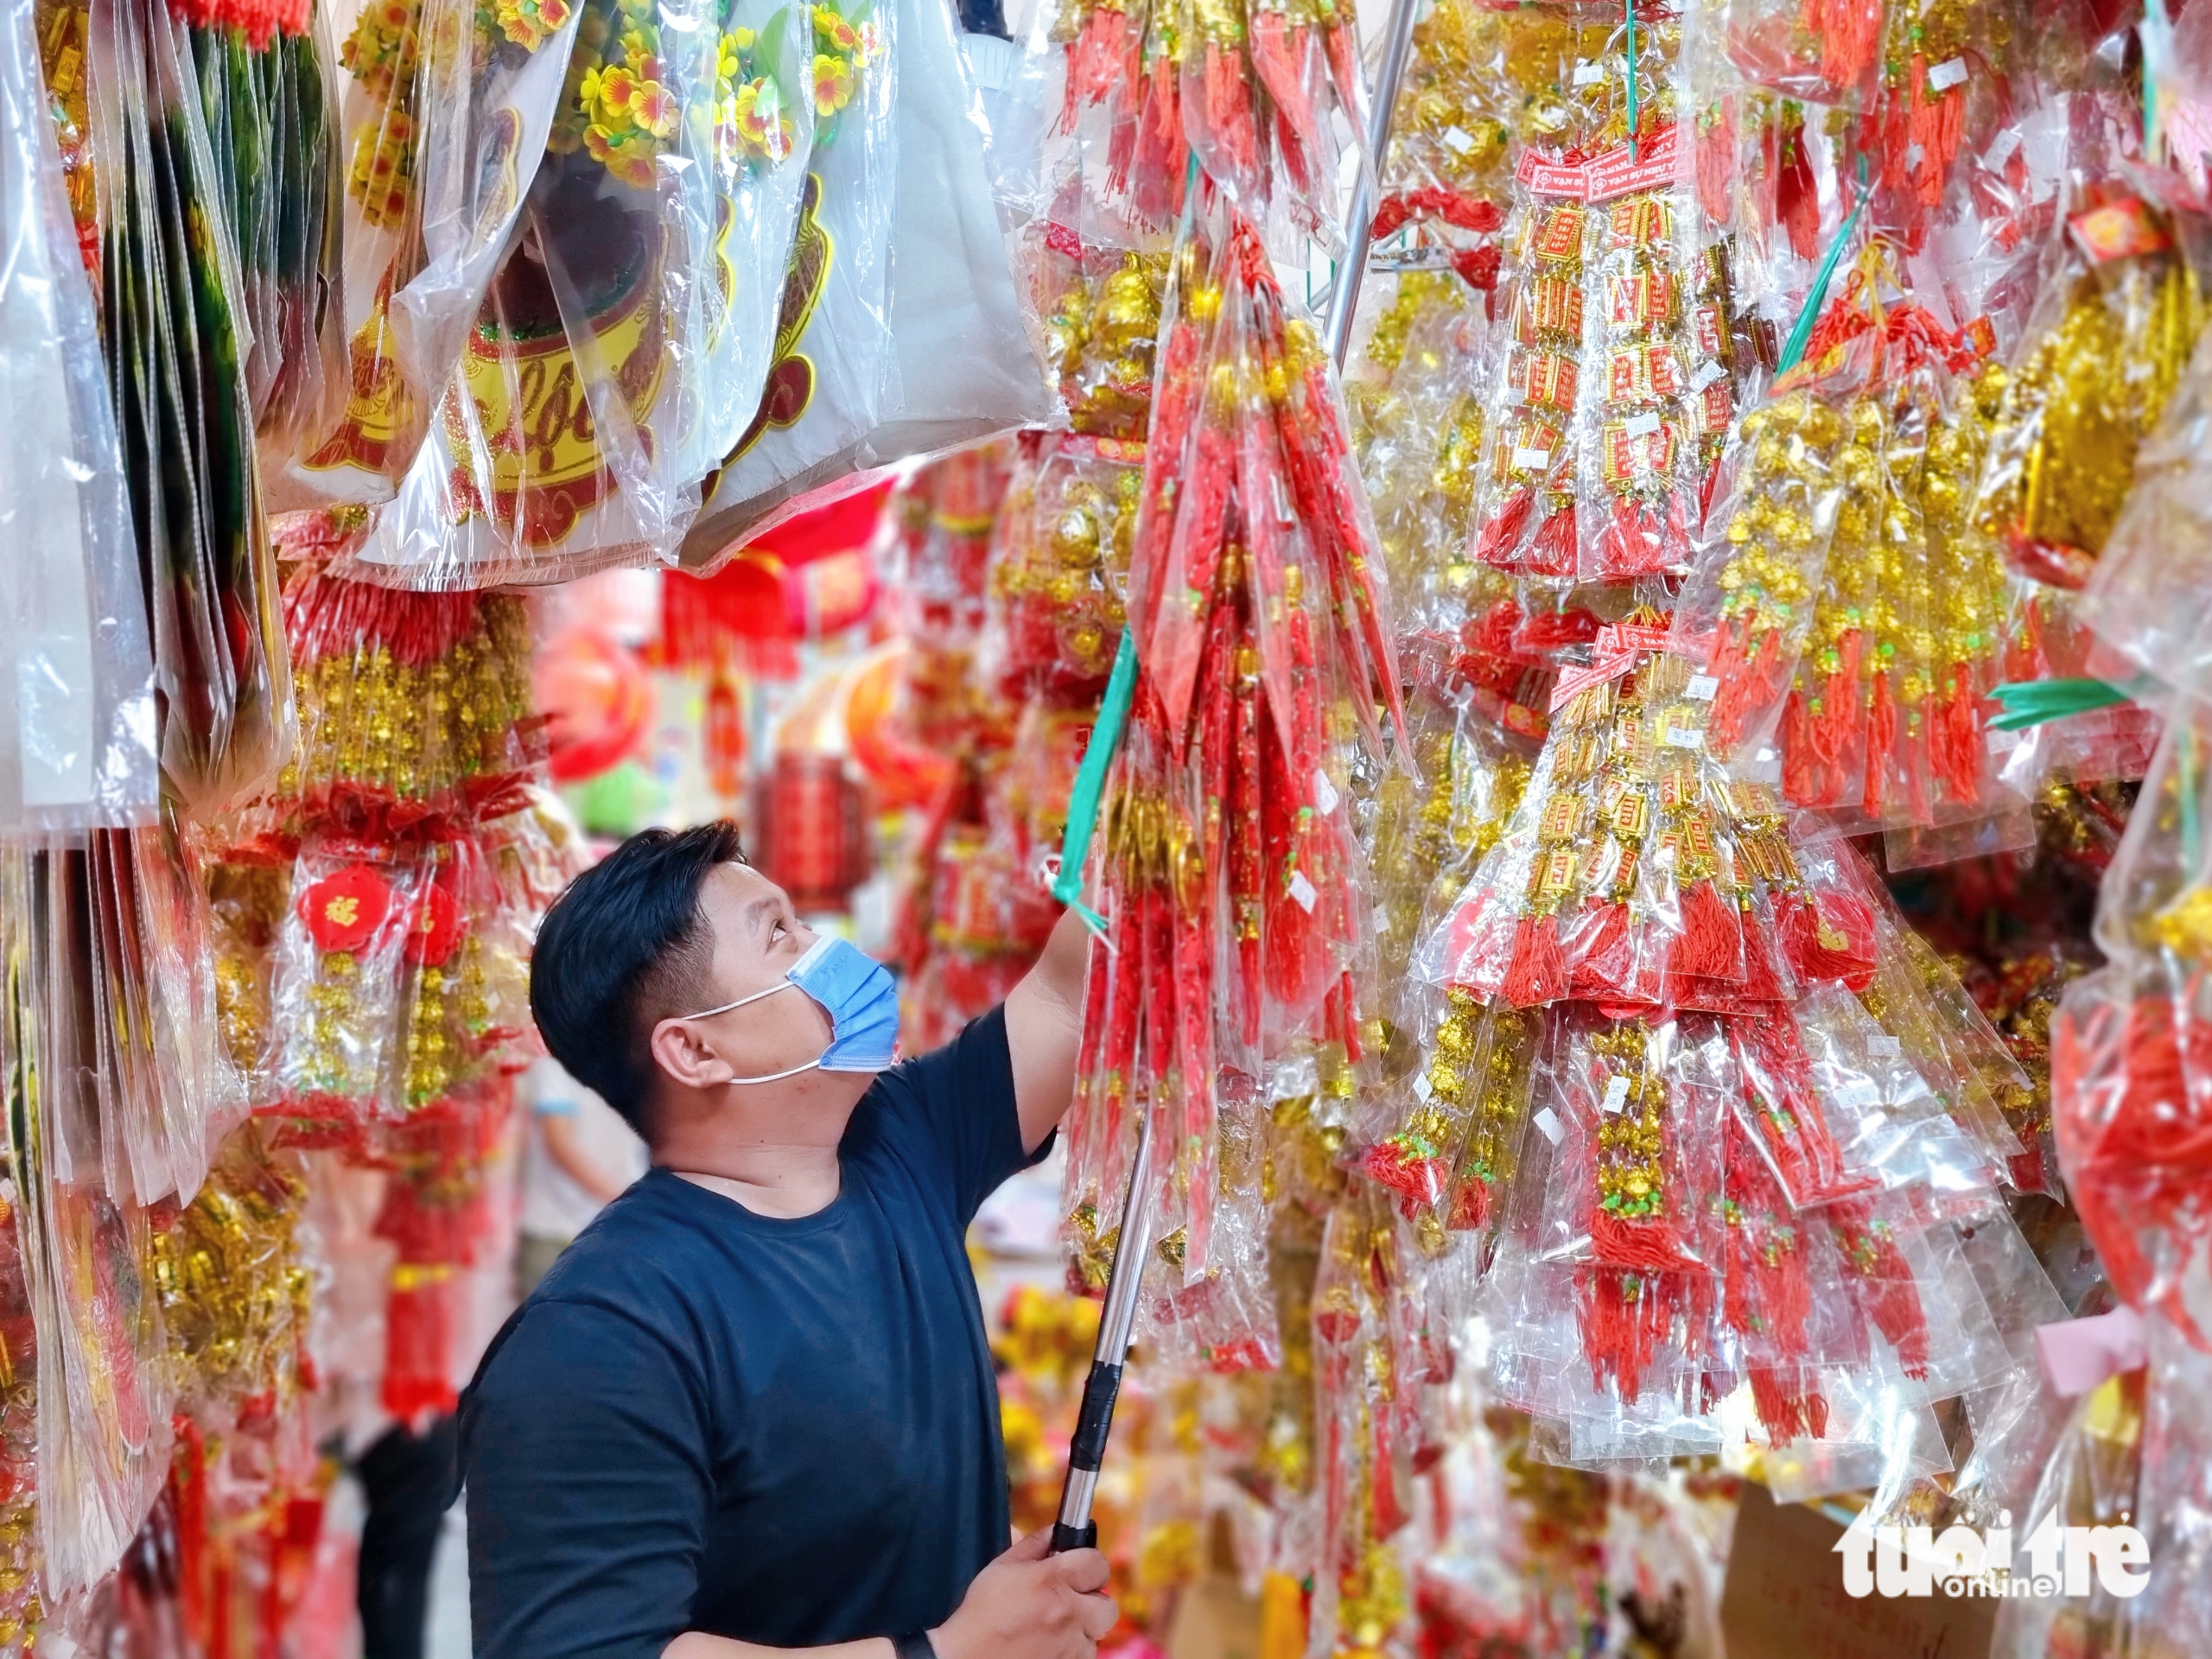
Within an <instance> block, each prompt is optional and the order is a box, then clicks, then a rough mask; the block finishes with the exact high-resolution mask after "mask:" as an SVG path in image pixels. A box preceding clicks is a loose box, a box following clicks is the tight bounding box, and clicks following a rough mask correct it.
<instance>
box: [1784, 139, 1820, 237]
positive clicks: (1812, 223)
mask: <svg viewBox="0 0 2212 1659" xmlns="http://www.w3.org/2000/svg"><path fill="white" fill-rule="evenodd" d="M1774 203H1775V217H1776V219H1778V220H1779V221H1780V222H1781V225H1782V228H1783V231H1784V232H1787V233H1788V235H1789V247H1790V251H1792V252H1794V253H1795V254H1796V256H1797V257H1799V258H1800V259H1810V258H1813V257H1815V256H1816V255H1817V254H1818V253H1819V252H1820V244H1821V187H1820V184H1819V182H1818V181H1816V180H1815V178H1814V176H1813V162H1812V159H1811V157H1809V156H1807V155H1806V153H1805V135H1804V129H1803V127H1802V124H1797V125H1793V126H1791V127H1790V128H1789V130H1788V131H1787V132H1786V133H1785V134H1784V135H1783V140H1782V153H1781V155H1780V156H1778V157H1777V165H1776V168H1775V177H1774Z"/></svg>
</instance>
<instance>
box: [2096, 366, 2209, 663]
mask: <svg viewBox="0 0 2212 1659" xmlns="http://www.w3.org/2000/svg"><path fill="white" fill-rule="evenodd" d="M2207 442H2212V343H2208V338H2207V337H2200V338H2199V340H2198V342H2197V346H2196V351H2195V353H2193V354H2192V355H2191V357H2190V361H2189V366H2188V368H2187V369H2186V371H2185V372H2183V375H2182V378H2181V382H2180V384H2179V385H2178V386H2177V387H2176V389H2175V391H2174V394H2173V396H2172V397H2171V399H2170V400H2169V402H2168V403H2167V404H2166V410H2165V413H2164V416H2162V417H2161V419H2160V420H2159V423H2158V425H2157V426H2156V427H2155V428H2153V429H2152V431H2151V432H2150V433H2149V434H2148V435H2146V436H2145V439H2144V441H2143V444H2142V447H2141V448H2139V450H2138V451H2137V454H2136V458H2135V471H2134V476H2133V483H2132V486H2131V487H2130V489H2129V491H2128V493H2127V496H2126V505H2123V506H2122V507H2121V508H2120V516H2119V518H2118V519H2117V520H2116V521H2115V522H2114V523H2113V527H2112V533H2111V536H2110V537H2109V538H2108V539H2107V542H2106V543H2105V547H2104V555H2103V556H2102V557H2101V558H2100V559H2099V560H2098V561H2097V562H2096V565H2095V568H2094V569H2092V570H2091V571H2090V573H2089V577H2088V585H2087V586H2086V588H2084V589H2083V590H2082V594H2080V596H2079V597H2078V599H2076V601H2075V609H2076V612H2077V613H2078V614H2079V615H2080V616H2081V617H2082V619H2083V620H2086V621H2088V623H2089V624H2090V625H2091V626H2094V628H2095V629H2096V631H2097V634H2098V636H2099V637H2100V638H2101V639H2103V640H2105V641H2106V642H2107V643H2109V644H2110V645H2112V646H2113V648H2115V649H2116V650H2118V651H2120V652H2124V653H2125V654H2126V656H2127V657H2129V658H2133V660H2134V661H2135V662H2137V663H2139V664H2141V665H2142V666H2143V667H2144V668H2145V669H2147V670H2149V671H2151V672H2152V673H2153V674H2155V675H2157V676H2158V677H2159V678H2160V679H2162V680H2164V681H2165V682H2166V683H2168V684H2170V685H2172V686H2174V687H2176V688H2177V689H2178V690H2183V691H2185V692H2188V693H2190V695H2191V696H2198V697H2202V696H2204V695H2205V693H2206V692H2207V691H2208V690H2212V655H2208V649H2207V645H2206V643H2205V642H2206V641H2207V640H2212V617H2209V616H2208V614H2207V609H2206V606H2207V600H2206V594H2208V592H2212V583H2208V582H2207V580H2206V573H2207V570H2208V568H2212V566H2209V565H2208V562H2209V561H2212V496H2208V495H2207V493H2206V492H2205V490H2204V488H2203V482H2202V456H2203V454H2204V450H2205V446H2206V443H2207Z"/></svg>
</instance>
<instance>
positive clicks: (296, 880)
mask: <svg viewBox="0 0 2212 1659" xmlns="http://www.w3.org/2000/svg"><path fill="white" fill-rule="evenodd" d="M423 875H424V869H423V863H422V861H421V860H420V859H419V858H416V857H415V856H412V855H409V854H406V853H403V852H400V851H397V850H396V849H394V848H392V847H391V846H390V845H379V844H378V843H375V842H359V841H352V840H348V839H346V838H344V837H342V836H341V837H321V836H318V837H311V838H310V839H309V840H308V842H306V843H305V844H303V845H302V847H301V849H300V855H299V859H298V861H297V863H296V866H295V868H294V871H293V876H292V898H291V901H290V903H289V905H288V906H286V909H285V912H284V919H283V930H282V931H281V932H280V934H279V935H278V939H277V953H276V959H275V962H274V963H273V965H272V975H273V977H272V981H271V984H270V1003H271V1006H272V1008H273V1010H274V1012H275V1014H276V1018H277V1023H278V1026H279V1028H280V1031H281V1033H282V1034H281V1043H280V1046H279V1049H278V1053H277V1065H276V1079H277V1087H278V1088H279V1090H281V1091H282V1096H281V1100H282V1104H283V1110H284V1112H285V1114H286V1115H287V1116H296V1117H301V1118H305V1119H308V1120H311V1121H315V1122H327V1123H334V1124H349V1123H359V1122H364V1121H365V1119H366V1118H367V1117H369V1116H372V1115H373V1113H374V1111H375V1109H376V1105H377V1103H378V1101H379V1100H380V1099H382V1098H383V1097H384V1096H385V1090H386V1089H387V1087H388V1086H389V1085H390V1084H391V1078H392V1073H393V1071H394V1070H395V1069H396V1068H397V1065H399V1063H400V1061H401V1059H402V1058H403V1057H402V1056H401V1054H400V1053H399V1052H398V1051H397V1048H396V1046H395V1044H394V1042H393V1040H392V1039H393V1033H394V1031H395V1029H396V1025H397V1020H399V1019H400V1017H401V1010H402V1007H403V1004H402V1001H401V996H402V988H403V984H404V982H405V980H406V978H407V972H406V969H407V952H408V947H409V945H410V940H411V938H412V923H413V922H414V920H415V918H416V908H417V901H418V899H419V898H420V896H421V893H422V888H423ZM449 903H450V900H449V899H448V905H449ZM433 906H436V908H437V910H439V911H440V912H445V922H446V926H447V927H450V926H452V925H454V922H453V918H452V917H451V915H450V912H449V911H447V907H446V906H437V905H436V901H435V900H430V901H429V903H427V904H424V905H423V913H424V914H425V915H429V914H431V913H432V911H433ZM438 931H442V930H438ZM434 936H435V935H434Z"/></svg>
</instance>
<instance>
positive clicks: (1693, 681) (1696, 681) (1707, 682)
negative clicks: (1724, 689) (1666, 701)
mask: <svg viewBox="0 0 2212 1659" xmlns="http://www.w3.org/2000/svg"><path fill="white" fill-rule="evenodd" d="M1682 695H1683V696H1686V697H1688V699H1689V700H1690V701H1691V702H1712V701H1713V698H1715V697H1717V696H1719V695H1720V682H1719V680H1717V679H1715V678H1714V677H1713V676H1712V675H1710V674H1693V675H1691V676H1690V683H1689V684H1688V685H1687V686H1685V687H1684V688H1683V690H1682Z"/></svg>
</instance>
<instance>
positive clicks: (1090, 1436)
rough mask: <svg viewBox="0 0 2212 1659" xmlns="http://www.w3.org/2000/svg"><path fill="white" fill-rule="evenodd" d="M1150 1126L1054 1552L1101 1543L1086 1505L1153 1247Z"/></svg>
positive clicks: (1063, 1493)
mask: <svg viewBox="0 0 2212 1659" xmlns="http://www.w3.org/2000/svg"><path fill="white" fill-rule="evenodd" d="M1152 1201H1153V1181H1152V1124H1151V1121H1150V1119H1149V1117H1147V1118H1145V1119H1143V1120H1141V1122H1139V1124H1138V1127H1137V1154H1136V1160H1135V1163H1134V1164H1133V1165H1132V1166H1130V1169H1129V1192H1128V1198H1126V1199H1125V1200H1124V1201H1123V1203H1122V1232H1121V1236H1120V1237H1118V1238H1116V1240H1115V1241H1114V1266H1113V1268H1112V1269H1111V1270H1110V1271H1109V1273H1108V1274H1107V1275H1106V1306H1105V1308H1104V1309H1103V1311H1102V1312H1101V1313H1100V1314H1099V1316H1098V1345H1097V1346H1096V1348H1094V1349H1093V1350H1092V1351H1091V1356H1090V1376H1087V1377H1085V1378H1084V1383H1083V1408H1082V1410H1081V1412H1080V1413H1079V1414H1077V1418H1076V1426H1075V1437H1074V1439H1073V1440H1071V1441H1070V1442H1069V1444H1068V1478H1067V1484H1066V1485H1065V1486H1063V1487H1062V1488H1061V1489H1060V1514H1059V1519H1058V1520H1057V1521H1055V1522H1053V1523H1052V1554H1055V1555H1058V1554H1062V1553H1063V1552H1064V1551H1066V1550H1071V1549H1090V1548H1096V1545H1097V1542H1098V1523H1097V1522H1095V1521H1093V1520H1092V1519H1091V1518H1090V1502H1091V1499H1092V1497H1094V1496H1095V1495H1096V1492H1097V1490H1098V1471H1099V1469H1100V1468H1101V1466H1103V1464H1104V1463H1105V1461H1106V1433H1107V1431H1108V1430H1109V1428H1111V1427H1113V1423H1114V1402H1115V1400H1116V1398H1117V1397H1118V1396H1119V1395H1120V1394H1121V1391H1122V1364H1123V1363H1124V1362H1125V1361H1127V1360H1128V1357H1129V1333H1130V1332H1131V1330H1132V1329H1133V1328H1134V1327H1135V1325H1136V1318H1137V1287H1138V1285H1139V1284H1140V1282H1141V1281H1142V1280H1143V1278H1144V1264H1145V1256H1146V1254H1147V1250H1148V1249H1149V1247H1150V1244H1151V1242H1152V1238H1151V1235H1152Z"/></svg>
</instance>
